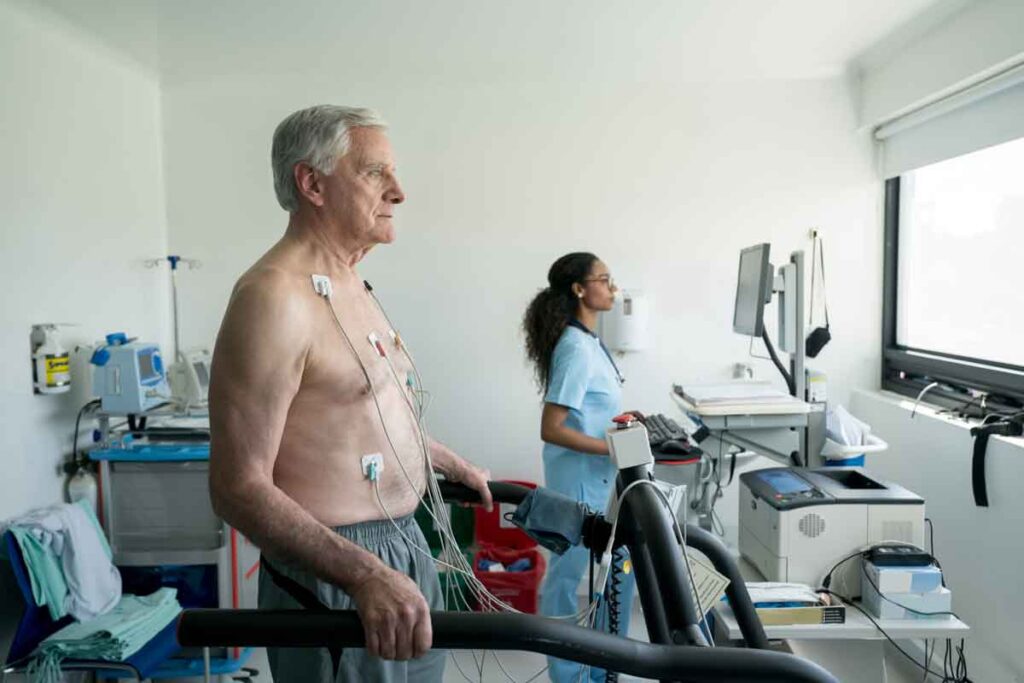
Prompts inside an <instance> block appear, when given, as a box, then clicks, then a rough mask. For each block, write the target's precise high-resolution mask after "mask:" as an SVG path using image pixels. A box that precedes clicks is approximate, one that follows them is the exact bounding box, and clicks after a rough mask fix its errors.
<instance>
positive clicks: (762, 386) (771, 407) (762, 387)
mask: <svg viewBox="0 0 1024 683" xmlns="http://www.w3.org/2000/svg"><path fill="white" fill-rule="evenodd" d="M676 394H677V395H678V396H679V397H680V398H681V399H682V400H683V401H685V402H686V403H687V404H689V406H690V407H692V409H693V410H694V411H695V412H697V413H699V414H702V415H722V414H730V413H759V414H770V413H805V412H807V411H808V405H807V403H805V402H804V401H800V400H798V399H796V398H794V397H793V396H790V395H789V394H787V393H786V392H785V391H782V390H781V389H778V388H776V387H774V386H772V385H771V384H770V383H769V382H763V381H761V382H753V381H747V380H742V381H732V382H719V383H716V384H689V385H685V386H682V387H679V388H677V389H676Z"/></svg>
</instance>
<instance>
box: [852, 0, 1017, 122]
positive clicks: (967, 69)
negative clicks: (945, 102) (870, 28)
mask: <svg viewBox="0 0 1024 683" xmlns="http://www.w3.org/2000/svg"><path fill="white" fill-rule="evenodd" d="M941 4H945V5H950V4H952V5H954V6H962V7H959V9H958V11H954V12H952V13H948V14H949V15H948V16H944V17H943V18H942V20H941V21H939V22H937V23H936V24H935V25H934V26H932V27H931V28H930V30H927V31H925V32H924V33H921V34H919V35H915V36H914V38H913V40H910V41H909V42H908V43H904V42H902V41H901V40H900V38H901V36H899V35H896V36H893V38H892V39H891V40H888V41H883V43H881V44H879V45H878V46H876V47H875V48H874V49H873V50H870V51H869V52H867V53H866V54H865V55H863V57H862V60H861V62H862V65H861V66H862V72H861V78H862V84H861V90H860V114H859V116H860V123H861V124H862V125H864V126H869V125H873V124H876V123H878V122H879V121H881V120H883V119H885V118H887V117H890V116H892V115H894V114H896V113H897V112H900V111H901V110H903V109H905V108H907V107H910V106H912V105H914V104H916V103H919V102H921V101H923V100H926V99H928V98H930V97H931V96H933V95H935V94H936V93H939V92H940V91H942V90H945V89H947V88H950V87H953V86H955V85H957V84H958V83H961V82H963V81H965V80H968V79H971V78H972V77H974V76H976V75H977V74H979V73H982V72H984V71H986V70H987V69H990V68H992V67H996V66H997V65H999V64H1001V63H1003V62H1005V61H1006V60H1010V59H1013V58H1014V57H1019V56H1020V55H1021V54H1024V35H1022V33H1021V26H1024V3H1022V2H1020V0H973V1H972V2H964V1H963V0H952V3H951V2H949V1H947V2H945V3H940V5H941ZM910 29H911V30H913V26H911V27H910Z"/></svg>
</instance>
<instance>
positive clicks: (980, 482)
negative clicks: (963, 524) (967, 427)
mask: <svg viewBox="0 0 1024 683" xmlns="http://www.w3.org/2000/svg"><path fill="white" fill-rule="evenodd" d="M987 419H988V418H986V420H987ZM993 434H996V435H998V436H1022V435H1024V413H1016V414H1015V415H1009V416H1007V417H1004V418H1002V419H1000V420H997V421H993V422H987V421H986V422H983V423H982V424H981V425H979V426H977V427H972V428H971V436H973V437H974V456H973V457H972V458H971V488H972V491H973V492H974V504H975V505H977V506H978V507H983V508H987V507H988V483H987V482H986V480H985V454H986V451H987V450H988V438H989V437H990V436H992V435H993Z"/></svg>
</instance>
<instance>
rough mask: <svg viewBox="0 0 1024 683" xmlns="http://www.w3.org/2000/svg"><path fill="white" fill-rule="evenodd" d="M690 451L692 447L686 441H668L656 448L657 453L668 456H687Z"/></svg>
mask: <svg viewBox="0 0 1024 683" xmlns="http://www.w3.org/2000/svg"><path fill="white" fill-rule="evenodd" d="M692 451H693V446H691V445H690V444H689V443H688V442H686V441H680V440H678V439H669V440H668V441H664V442H662V444H661V445H660V446H658V452H659V453H667V454H669V455H689V454H690V453H691V452H692Z"/></svg>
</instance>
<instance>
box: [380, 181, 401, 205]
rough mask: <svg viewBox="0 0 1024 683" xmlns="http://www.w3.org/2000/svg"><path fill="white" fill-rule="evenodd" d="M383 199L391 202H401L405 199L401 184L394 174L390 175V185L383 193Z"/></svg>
mask: <svg viewBox="0 0 1024 683" xmlns="http://www.w3.org/2000/svg"><path fill="white" fill-rule="evenodd" d="M384 199H386V200H387V201H388V202H390V203H392V204H401V203H402V202H404V201H405V192H403V191H402V186H401V185H400V184H399V183H398V178H396V177H395V176H391V186H390V187H389V188H388V190H387V192H385V193H384Z"/></svg>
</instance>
